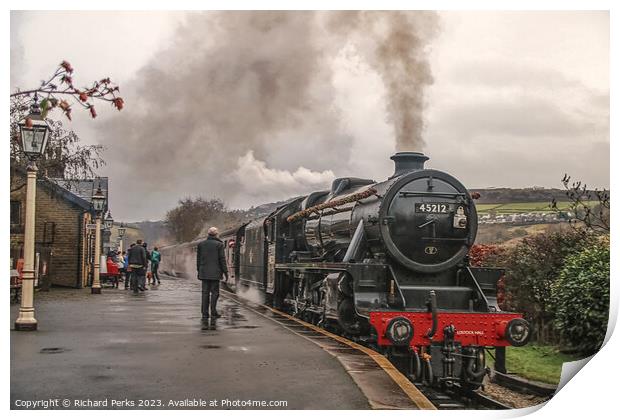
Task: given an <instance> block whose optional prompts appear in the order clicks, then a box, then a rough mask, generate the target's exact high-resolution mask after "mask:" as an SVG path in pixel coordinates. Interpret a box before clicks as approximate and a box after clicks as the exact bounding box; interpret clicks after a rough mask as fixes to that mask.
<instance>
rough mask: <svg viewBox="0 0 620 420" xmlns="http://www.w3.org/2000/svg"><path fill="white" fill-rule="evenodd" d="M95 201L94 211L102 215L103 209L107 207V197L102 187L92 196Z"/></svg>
mask: <svg viewBox="0 0 620 420" xmlns="http://www.w3.org/2000/svg"><path fill="white" fill-rule="evenodd" d="M92 201H93V209H94V210H95V211H96V212H97V213H101V212H102V211H103V207H104V206H105V195H103V193H102V192H101V187H99V188H97V192H96V193H95V194H94V195H93V196H92Z"/></svg>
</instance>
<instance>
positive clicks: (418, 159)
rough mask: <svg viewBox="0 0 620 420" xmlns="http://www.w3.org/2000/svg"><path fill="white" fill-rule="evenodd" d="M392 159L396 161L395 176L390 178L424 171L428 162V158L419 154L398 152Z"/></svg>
mask: <svg viewBox="0 0 620 420" xmlns="http://www.w3.org/2000/svg"><path fill="white" fill-rule="evenodd" d="M390 159H392V160H393V161H394V175H392V176H391V177H390V178H394V177H397V176H401V175H402V174H404V173H406V172H411V171H419V170H422V169H424V162H426V161H427V160H428V156H426V155H424V153H419V152H398V153H396V154H395V155H393V156H392V157H390Z"/></svg>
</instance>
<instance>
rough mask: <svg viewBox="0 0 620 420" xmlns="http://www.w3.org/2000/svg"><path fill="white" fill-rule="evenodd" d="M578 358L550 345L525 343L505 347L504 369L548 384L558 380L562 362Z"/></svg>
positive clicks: (555, 382)
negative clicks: (520, 345) (521, 345)
mask: <svg viewBox="0 0 620 420" xmlns="http://www.w3.org/2000/svg"><path fill="white" fill-rule="evenodd" d="M578 359H579V357H577V356H574V355H568V354H565V353H561V352H559V351H558V350H557V349H555V348H554V347H551V346H537V345H527V346H525V347H508V348H507V349H506V369H507V370H508V372H509V373H516V374H517V375H519V376H522V377H524V378H528V379H532V380H535V381H540V382H545V383H548V384H557V383H558V382H560V373H562V364H563V363H565V362H572V361H574V360H578Z"/></svg>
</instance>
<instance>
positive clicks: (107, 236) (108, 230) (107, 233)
mask: <svg viewBox="0 0 620 420" xmlns="http://www.w3.org/2000/svg"><path fill="white" fill-rule="evenodd" d="M112 226H114V219H113V218H112V213H110V210H108V215H107V216H106V218H105V219H104V220H103V234H104V236H103V244H104V246H103V250H104V251H105V253H106V255H108V254H109V252H110V250H111V249H112Z"/></svg>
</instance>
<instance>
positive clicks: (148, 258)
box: [140, 242, 151, 292]
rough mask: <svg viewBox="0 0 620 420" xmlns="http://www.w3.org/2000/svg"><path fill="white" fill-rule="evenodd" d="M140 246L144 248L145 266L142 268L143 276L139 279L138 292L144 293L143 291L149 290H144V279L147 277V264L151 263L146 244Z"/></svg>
mask: <svg viewBox="0 0 620 420" xmlns="http://www.w3.org/2000/svg"><path fill="white" fill-rule="evenodd" d="M142 246H143V247H144V252H146V266H145V267H144V276H142V277H141V278H140V290H142V291H143V292H144V291H145V290H149V289H147V288H146V277H147V273H148V272H149V262H151V253H150V252H149V248H148V244H147V243H146V242H144V243H143V244H142Z"/></svg>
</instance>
